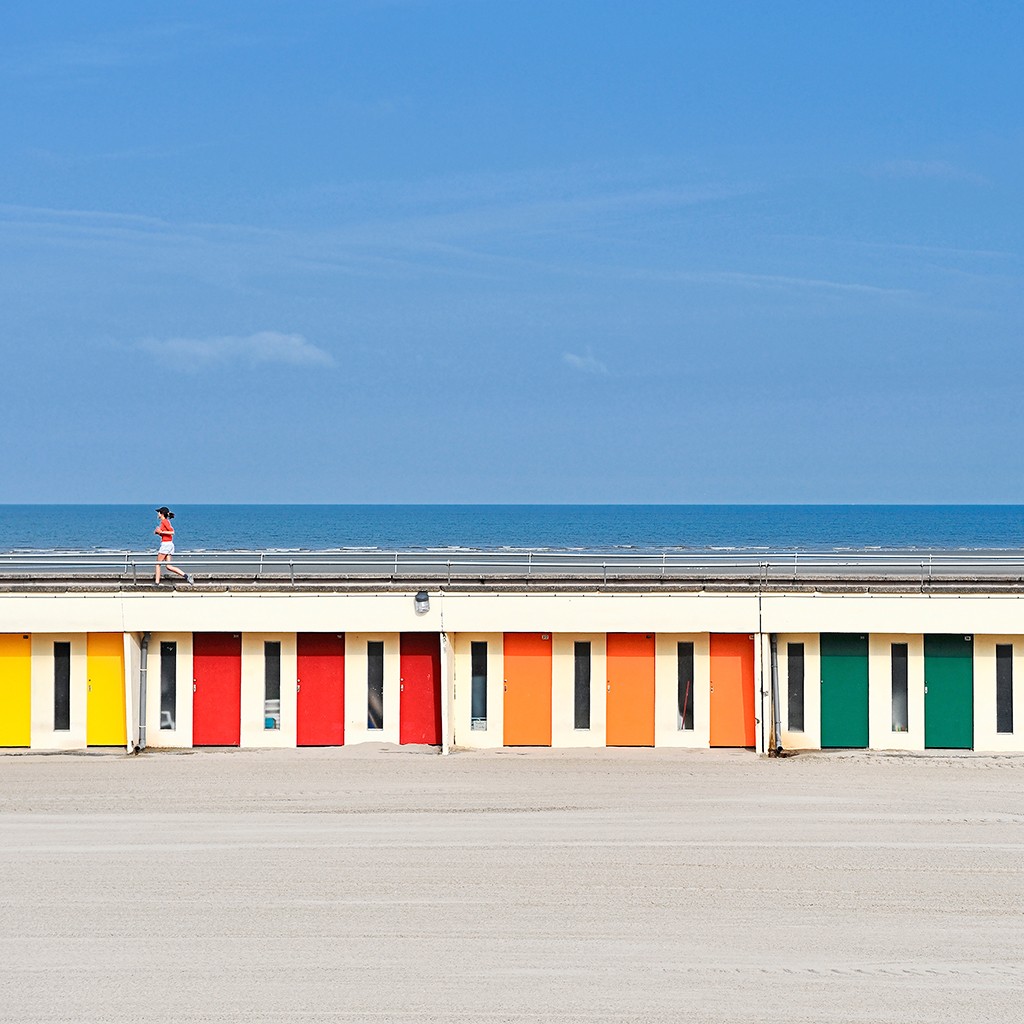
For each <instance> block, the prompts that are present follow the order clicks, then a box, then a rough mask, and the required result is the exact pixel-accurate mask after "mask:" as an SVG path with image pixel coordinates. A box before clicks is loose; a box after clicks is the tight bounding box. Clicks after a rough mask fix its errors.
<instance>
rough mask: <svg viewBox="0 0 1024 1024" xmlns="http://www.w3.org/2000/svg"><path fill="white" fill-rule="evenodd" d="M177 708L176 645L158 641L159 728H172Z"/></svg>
mask: <svg viewBox="0 0 1024 1024" xmlns="http://www.w3.org/2000/svg"><path fill="white" fill-rule="evenodd" d="M177 709H178V645H177V643H176V642H175V641H173V640H161V641H160V728H161V729H173V728H174V723H175V716H176V714H177Z"/></svg>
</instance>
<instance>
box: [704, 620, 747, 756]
mask: <svg viewBox="0 0 1024 1024" xmlns="http://www.w3.org/2000/svg"><path fill="white" fill-rule="evenodd" d="M710 712H711V746H713V747H752V746H753V745H754V638H753V637H752V636H749V635H747V634H746V633H740V634H731V633H712V634H711V704H710Z"/></svg>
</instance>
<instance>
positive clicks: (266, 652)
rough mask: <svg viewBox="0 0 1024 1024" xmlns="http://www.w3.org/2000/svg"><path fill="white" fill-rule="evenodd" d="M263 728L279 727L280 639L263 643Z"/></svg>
mask: <svg viewBox="0 0 1024 1024" xmlns="http://www.w3.org/2000/svg"><path fill="white" fill-rule="evenodd" d="M263 728H264V729H280V728H281V641H280V640H266V641H264V643H263Z"/></svg>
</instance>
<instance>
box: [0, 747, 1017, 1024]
mask: <svg viewBox="0 0 1024 1024" xmlns="http://www.w3.org/2000/svg"><path fill="white" fill-rule="evenodd" d="M0 921H2V924H0V1019H3V1020H11V1021H20V1022H36V1021H39V1022H42V1021H47V1022H49V1021H81V1022H100V1021H103V1022H120V1021H139V1020H142V1021H147V1022H161V1024H162V1022H167V1024H170V1022H175V1024H184V1022H192V1021H217V1022H235V1021H275V1022H276V1021H296V1022H298V1021H301V1022H316V1021H329V1020H330V1021H338V1020H341V1021H346V1020H352V1021H414V1022H421V1021H482V1022H498V1021H580V1022H582V1021H665V1022H668V1021H680V1020H686V1021H716V1022H717V1021H737V1022H739V1021H742V1022H745V1024H750V1022H756V1021H773V1022H776V1021H786V1022H805V1021H806V1022H815V1024H818V1022H839V1021H843V1022H846V1021H849V1022H854V1021H856V1022H868V1021H871V1022H875V1021H878V1022H883V1021H884V1022H898V1021H908V1022H910V1021H913V1022H919V1021H966V1022H972V1024H974V1022H979V1021H1000V1022H1003V1021H1013V1020H1020V1019H1021V1016H1022V1014H1024V1010H1022V1007H1024V966H1022V953H1024V756H1020V755H1001V756H984V755H975V754H965V755H960V756H947V755H942V754H930V755H884V754H874V753H867V752H858V753H832V754H813V755H803V756H800V757H794V758H787V759H782V760H773V761H766V760H759V759H757V758H755V757H754V756H753V755H751V754H749V753H746V752H742V751H710V752H709V751H700V752H685V751H660V750H644V751H631V750H600V751H586V752H579V751H567V752H554V751H537V750H529V751H526V750H523V751H517V750H503V751H500V752H488V753H467V752H457V753H455V754H454V755H452V756H450V757H447V758H443V757H440V756H436V755H434V754H432V753H427V752H424V751H422V750H409V749H407V748H390V747H381V746H363V747H353V748H342V749H332V750H298V751H295V750H292V751H231V752H221V751H193V752H187V753H180V754H169V753H153V754H144V755H142V756H140V757H136V758H132V757H128V756H125V755H123V754H117V753H102V754H96V753H90V754H83V755H32V754H21V755H9V756H4V757H0Z"/></svg>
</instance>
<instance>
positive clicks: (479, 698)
mask: <svg viewBox="0 0 1024 1024" xmlns="http://www.w3.org/2000/svg"><path fill="white" fill-rule="evenodd" d="M469 660H470V690H471V692H470V703H471V704H472V708H471V709H470V714H471V715H472V722H471V723H470V728H471V729H486V728H487V641H486V640H474V641H473V642H472V643H471V644H470V645H469Z"/></svg>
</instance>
